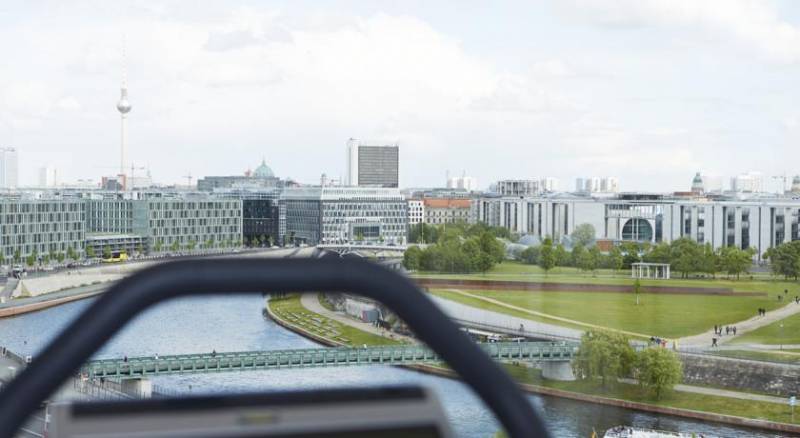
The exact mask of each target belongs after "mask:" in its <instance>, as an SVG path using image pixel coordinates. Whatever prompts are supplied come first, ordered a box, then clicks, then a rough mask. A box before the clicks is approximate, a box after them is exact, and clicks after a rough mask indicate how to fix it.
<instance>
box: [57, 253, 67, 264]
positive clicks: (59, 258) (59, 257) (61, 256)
mask: <svg viewBox="0 0 800 438" xmlns="http://www.w3.org/2000/svg"><path fill="white" fill-rule="evenodd" d="M65 258H66V256H65V255H64V253H63V252H57V253H56V260H57V261H58V263H59V264H60V263H64V259H65Z"/></svg>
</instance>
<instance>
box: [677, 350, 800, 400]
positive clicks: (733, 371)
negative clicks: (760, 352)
mask: <svg viewBox="0 0 800 438" xmlns="http://www.w3.org/2000/svg"><path fill="white" fill-rule="evenodd" d="M680 359H681V362H682V363H683V382H684V383H687V384H692V385H707V386H714V387H721V388H729V389H733V390H736V391H742V390H744V391H753V392H758V393H762V394H770V395H779V396H784V397H790V396H793V395H795V394H798V393H800V366H798V365H791V364H780V363H774V362H763V361H755V360H747V359H735V358H729V357H722V356H710V355H700V354H688V353H682V354H681V355H680Z"/></svg>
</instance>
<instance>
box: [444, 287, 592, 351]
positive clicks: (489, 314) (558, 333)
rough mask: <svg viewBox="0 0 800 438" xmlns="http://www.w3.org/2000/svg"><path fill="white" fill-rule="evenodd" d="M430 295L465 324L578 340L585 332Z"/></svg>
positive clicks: (488, 328) (530, 335) (448, 313)
mask: <svg viewBox="0 0 800 438" xmlns="http://www.w3.org/2000/svg"><path fill="white" fill-rule="evenodd" d="M429 296H430V298H431V299H432V300H433V302H434V303H436V305H438V306H439V307H440V308H441V309H442V310H443V311H444V313H446V314H447V315H448V316H450V317H451V318H453V319H455V320H458V322H459V323H463V324H465V325H469V323H473V324H475V326H476V327H478V328H483V327H485V328H486V329H487V330H492V328H493V327H496V328H498V329H507V330H509V331H511V332H515V333H519V335H522V336H527V337H532V338H548V339H573V340H578V339H580V337H581V335H582V334H583V332H582V331H581V330H579V329H575V328H570V327H564V326H560V325H556V324H548V323H546V322H541V321H534V320H532V319H526V318H520V317H517V316H512V315H509V314H507V313H501V312H495V311H492V310H486V309H481V308H478V307H473V306H470V305H467V304H462V303H459V302H457V301H452V300H448V299H446V298H442V297H438V296H436V295H429ZM520 327H522V328H523V330H522V331H520V330H519V328H520Z"/></svg>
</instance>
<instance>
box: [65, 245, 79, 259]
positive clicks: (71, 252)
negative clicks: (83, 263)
mask: <svg viewBox="0 0 800 438" xmlns="http://www.w3.org/2000/svg"><path fill="white" fill-rule="evenodd" d="M67 258H68V259H70V260H78V253H77V252H76V251H75V248H73V247H71V246H70V247H69V248H67Z"/></svg>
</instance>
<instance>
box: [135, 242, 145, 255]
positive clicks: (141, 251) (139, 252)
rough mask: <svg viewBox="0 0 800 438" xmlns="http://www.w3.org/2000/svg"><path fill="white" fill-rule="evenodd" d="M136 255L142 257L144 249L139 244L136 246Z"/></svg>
mask: <svg viewBox="0 0 800 438" xmlns="http://www.w3.org/2000/svg"><path fill="white" fill-rule="evenodd" d="M136 253H137V254H139V255H144V247H143V246H142V244H141V243H140V244H138V245H136Z"/></svg>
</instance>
